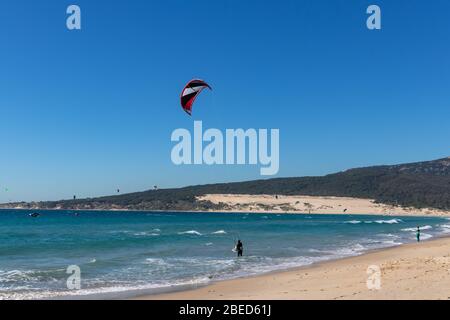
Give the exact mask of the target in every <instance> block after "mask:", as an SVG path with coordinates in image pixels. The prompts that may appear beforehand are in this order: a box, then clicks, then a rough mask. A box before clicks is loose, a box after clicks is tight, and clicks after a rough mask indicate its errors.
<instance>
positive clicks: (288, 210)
mask: <svg viewBox="0 0 450 320" xmlns="http://www.w3.org/2000/svg"><path fill="white" fill-rule="evenodd" d="M197 201H209V202H211V203H213V204H215V205H220V206H223V207H224V208H223V209H220V210H136V209H127V208H101V209H100V208H99V209H83V208H75V209H63V208H48V209H46V208H20V207H7V204H3V205H4V206H6V207H0V211H3V210H18V211H20V210H22V211H75V212H81V211H87V212H104V211H113V212H155V213H169V212H171V213H228V214H233V213H245V214H247V213H248V214H300V215H323V214H333V215H349V216H351V215H373V216H392V217H394V216H398V217H402V216H403V217H411V216H416V217H450V210H441V209H435V208H414V207H401V206H394V205H389V204H383V203H377V202H376V201H375V200H373V199H364V198H350V197H334V196H302V195H296V196H292V195H290V196H287V195H277V196H274V195H248V194H206V195H203V196H198V197H197Z"/></svg>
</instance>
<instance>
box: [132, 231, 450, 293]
mask: <svg viewBox="0 0 450 320" xmlns="http://www.w3.org/2000/svg"><path fill="white" fill-rule="evenodd" d="M370 266H379V268H380V271H381V290H369V289H368V288H367V284H366V282H367V279H368V277H369V276H370V275H369V274H368V273H367V272H368V267H370ZM449 288H450V236H440V237H437V238H434V239H430V240H425V241H422V242H420V243H407V244H402V245H399V246H393V247H387V248H378V249H373V250H370V251H367V252H364V253H362V254H360V255H356V256H349V257H342V258H337V259H332V260H327V261H321V262H315V263H313V264H310V265H305V266H299V267H293V268H289V269H284V270H274V271H270V272H268V273H263V274H259V275H251V276H243V277H238V278H234V279H228V280H219V281H216V282H211V283H209V284H205V285H199V286H198V288H190V289H180V290H176V289H175V290H174V291H172V292H168V293H162V294H150V295H149V294H145V295H138V296H135V297H132V298H130V299H131V300H279V299H280V300H286V299H287V300H315V299H319V300H332V299H344V300H347V299H361V300H365V299H375V300H384V299H388V300H395V299H446V300H447V299H450V289H449Z"/></svg>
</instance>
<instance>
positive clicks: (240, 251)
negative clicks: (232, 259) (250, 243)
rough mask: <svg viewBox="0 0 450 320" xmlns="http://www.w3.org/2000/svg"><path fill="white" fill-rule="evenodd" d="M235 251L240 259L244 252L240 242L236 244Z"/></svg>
mask: <svg viewBox="0 0 450 320" xmlns="http://www.w3.org/2000/svg"><path fill="white" fill-rule="evenodd" d="M236 250H237V255H238V257H242V254H243V252H244V246H243V244H242V242H241V241H240V240H239V241H238V243H237V244H236Z"/></svg>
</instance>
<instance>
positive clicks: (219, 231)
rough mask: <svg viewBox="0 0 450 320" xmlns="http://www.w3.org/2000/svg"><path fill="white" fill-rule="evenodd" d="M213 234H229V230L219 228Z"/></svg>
mask: <svg viewBox="0 0 450 320" xmlns="http://www.w3.org/2000/svg"><path fill="white" fill-rule="evenodd" d="M212 234H227V232H226V231H225V230H218V231H215V232H213V233H212Z"/></svg>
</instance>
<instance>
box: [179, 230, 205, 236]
mask: <svg viewBox="0 0 450 320" xmlns="http://www.w3.org/2000/svg"><path fill="white" fill-rule="evenodd" d="M178 234H180V235H182V234H190V235H195V236H201V235H202V234H201V233H200V232H198V231H197V230H189V231H184V232H178Z"/></svg>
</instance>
